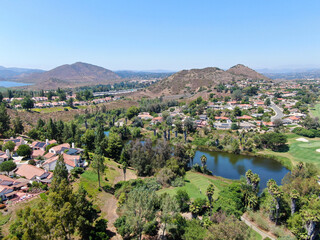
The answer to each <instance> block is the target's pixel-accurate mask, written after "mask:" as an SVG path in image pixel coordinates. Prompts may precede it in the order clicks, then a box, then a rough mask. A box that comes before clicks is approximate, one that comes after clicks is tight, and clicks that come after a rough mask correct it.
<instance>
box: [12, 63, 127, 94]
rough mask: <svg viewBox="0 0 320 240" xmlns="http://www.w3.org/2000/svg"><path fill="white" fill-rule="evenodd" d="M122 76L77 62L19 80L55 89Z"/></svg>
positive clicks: (112, 80) (114, 79)
mask: <svg viewBox="0 0 320 240" xmlns="http://www.w3.org/2000/svg"><path fill="white" fill-rule="evenodd" d="M120 79H121V78H120V77H119V76H118V75H117V74H115V73H114V72H112V71H110V70H108V69H105V68H102V67H99V66H95V65H92V64H88V63H82V62H77V63H74V64H71V65H69V64H66V65H62V66H59V67H57V68H54V69H52V70H50V71H47V72H42V73H33V74H30V75H27V76H23V77H21V78H20V79H18V81H20V82H29V83H34V85H33V86H32V87H33V88H41V89H54V88H58V87H77V86H85V85H95V84H110V83H114V82H116V81H119V80H120Z"/></svg>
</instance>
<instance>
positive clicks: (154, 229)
mask: <svg viewBox="0 0 320 240" xmlns="http://www.w3.org/2000/svg"><path fill="white" fill-rule="evenodd" d="M158 230H159V225H158V222H157V221H156V220H153V221H151V222H148V223H147V224H146V226H145V227H144V232H145V234H147V235H149V236H156V235H157V234H158Z"/></svg>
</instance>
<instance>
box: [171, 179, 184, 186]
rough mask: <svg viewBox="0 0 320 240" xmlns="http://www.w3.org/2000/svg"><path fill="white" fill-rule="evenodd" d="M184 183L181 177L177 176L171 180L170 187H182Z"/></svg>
mask: <svg viewBox="0 0 320 240" xmlns="http://www.w3.org/2000/svg"><path fill="white" fill-rule="evenodd" d="M184 185H185V183H184V179H183V177H177V178H176V179H174V180H173V181H172V182H171V186H172V187H183V186H184Z"/></svg>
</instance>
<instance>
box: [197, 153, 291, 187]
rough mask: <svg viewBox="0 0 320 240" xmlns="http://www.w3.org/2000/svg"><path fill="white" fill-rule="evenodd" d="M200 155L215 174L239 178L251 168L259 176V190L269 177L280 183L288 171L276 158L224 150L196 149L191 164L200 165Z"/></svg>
mask: <svg viewBox="0 0 320 240" xmlns="http://www.w3.org/2000/svg"><path fill="white" fill-rule="evenodd" d="M202 155H205V156H206V157H207V168H208V169H209V170H210V171H212V173H213V175H216V176H221V177H224V178H229V179H240V177H241V176H244V175H245V173H246V171H247V170H249V169H251V170H252V172H253V173H257V174H259V176H260V179H261V180H260V191H261V190H263V189H264V188H266V187H267V182H268V180H269V179H271V178H273V179H274V180H275V181H276V182H277V183H278V184H281V180H282V178H283V177H284V176H285V175H286V174H287V173H288V172H289V170H288V169H286V168H285V167H284V166H282V165H281V164H280V163H279V162H277V161H276V160H272V159H267V158H261V157H254V156H244V155H237V154H232V153H224V152H211V151H197V152H196V155H195V157H194V160H193V164H199V165H200V166H201V160H200V158H201V156H202Z"/></svg>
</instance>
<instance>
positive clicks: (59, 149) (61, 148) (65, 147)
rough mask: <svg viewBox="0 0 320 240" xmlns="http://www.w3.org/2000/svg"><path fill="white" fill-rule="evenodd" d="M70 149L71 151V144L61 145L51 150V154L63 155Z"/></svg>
mask: <svg viewBox="0 0 320 240" xmlns="http://www.w3.org/2000/svg"><path fill="white" fill-rule="evenodd" d="M69 149H70V144H69V143H63V144H60V145H58V146H54V147H52V148H50V149H49V152H50V153H53V154H61V153H63V152H64V151H65V150H69Z"/></svg>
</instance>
